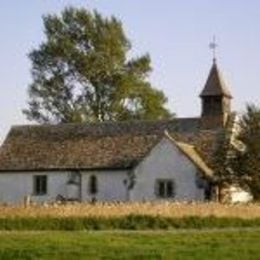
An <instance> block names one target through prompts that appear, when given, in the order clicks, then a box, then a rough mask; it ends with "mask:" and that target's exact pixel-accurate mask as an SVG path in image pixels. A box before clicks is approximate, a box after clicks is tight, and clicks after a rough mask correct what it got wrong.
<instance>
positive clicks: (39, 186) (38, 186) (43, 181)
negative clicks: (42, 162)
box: [33, 175, 47, 195]
mask: <svg viewBox="0 0 260 260" xmlns="http://www.w3.org/2000/svg"><path fill="white" fill-rule="evenodd" d="M33 181H34V194H35V195H46V194H47V176H46V175H37V176H34V177H33Z"/></svg>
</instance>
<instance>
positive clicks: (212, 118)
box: [200, 39, 232, 129]
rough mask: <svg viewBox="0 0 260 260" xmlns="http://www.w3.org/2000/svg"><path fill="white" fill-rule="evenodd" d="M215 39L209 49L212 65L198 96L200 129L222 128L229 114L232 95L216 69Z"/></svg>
mask: <svg viewBox="0 0 260 260" xmlns="http://www.w3.org/2000/svg"><path fill="white" fill-rule="evenodd" d="M216 46H217V45H216V43H215V39H214V42H213V43H211V45H210V47H211V48H212V49H213V55H214V56H213V65H212V67H211V70H210V73H209V76H208V79H207V81H206V84H205V86H204V89H203V90H202V92H201V94H200V98H201V103H202V111H201V119H202V127H203V128H206V129H212V128H223V127H225V126H226V123H227V120H228V118H229V116H230V114H231V99H232V95H231V93H230V92H229V90H228V87H227V86H226V84H225V82H224V80H223V78H222V75H221V73H220V71H219V69H218V66H217V62H216V58H215V48H216Z"/></svg>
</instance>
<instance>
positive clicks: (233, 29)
mask: <svg viewBox="0 0 260 260" xmlns="http://www.w3.org/2000/svg"><path fill="white" fill-rule="evenodd" d="M68 5H72V6H83V7H86V8H88V9H97V10H98V11H100V12H101V13H102V14H104V15H112V14H113V15H115V16H116V17H118V18H119V19H121V20H122V22H123V24H124V28H125V31H126V33H127V35H128V38H129V39H130V40H131V41H132V44H133V52H132V54H133V55H141V54H143V53H146V52H148V53H150V55H151V58H152V63H153V68H154V71H153V73H152V75H151V81H152V83H153V84H154V85H155V86H157V87H158V88H160V89H162V90H163V91H164V92H165V94H166V95H167V97H168V99H169V104H168V105H169V107H170V108H171V110H173V111H174V112H176V113H177V115H178V116H180V117H189V116H196V115H199V114H200V100H199V98H198V95H199V92H200V90H201V89H202V87H203V85H204V83H205V80H206V77H207V74H208V72H209V69H210V66H211V63H212V54H211V52H210V50H209V48H208V44H209V42H210V40H211V38H212V36H213V34H215V35H216V37H217V41H218V44H219V48H218V54H217V57H218V64H219V67H220V68H221V70H222V72H223V74H224V77H225V79H226V81H227V83H228V84H229V86H230V89H231V91H232V94H233V96H234V100H233V109H234V110H238V111H241V110H243V108H244V105H245V103H246V102H256V103H258V104H259V103H260V95H259V94H260V79H259V78H260V1H259V0H250V1H245V0H229V1H227V0H218V1H212V0H182V1H181V0H163V1H156V0H150V1H148V0H142V1H133V0H124V1H118V0H109V1H108V0H96V1H94V0H92V1H83V0H74V1H73V0H67V1H66V0H63V1H62V0H26V1H21V0H8V1H1V3H0V32H1V38H0V39H1V40H0V89H1V92H0V104H1V110H0V141H1V140H3V138H4V136H5V135H6V133H7V131H8V130H9V128H10V127H11V125H17V124H25V123H28V122H27V121H26V119H25V117H24V116H23V115H22V113H21V110H22V109H23V108H25V107H26V99H27V92H26V91H27V87H28V84H29V83H30V81H31V77H30V62H29V60H28V57H27V54H28V53H29V51H30V50H32V49H33V48H35V47H37V46H38V45H39V43H40V42H41V41H42V40H43V39H44V34H43V25H42V15H44V14H47V13H56V12H59V11H61V10H62V9H63V8H64V7H65V6H68Z"/></svg>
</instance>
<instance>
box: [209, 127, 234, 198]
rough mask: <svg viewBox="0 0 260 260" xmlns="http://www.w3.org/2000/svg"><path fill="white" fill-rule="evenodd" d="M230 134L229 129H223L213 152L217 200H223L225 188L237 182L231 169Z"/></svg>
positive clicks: (232, 148) (232, 158)
mask: <svg viewBox="0 0 260 260" xmlns="http://www.w3.org/2000/svg"><path fill="white" fill-rule="evenodd" d="M231 135H232V133H231V132H230V130H229V129H225V130H224V131H223V132H222V133H221V135H220V137H219V142H218V145H217V148H216V151H215V153H214V156H213V157H214V162H213V164H214V169H215V171H214V185H215V187H216V197H217V200H218V201H219V202H222V201H223V200H224V197H225V196H224V194H223V192H224V191H225V188H227V187H228V186H229V185H231V184H234V183H237V180H236V176H235V173H234V170H233V161H234V159H235V149H236V148H235V147H234V146H233V145H232V143H231Z"/></svg>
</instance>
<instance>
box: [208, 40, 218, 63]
mask: <svg viewBox="0 0 260 260" xmlns="http://www.w3.org/2000/svg"><path fill="white" fill-rule="evenodd" d="M217 47H218V44H217V42H216V37H215V35H214V36H213V41H212V42H211V43H210V44H209V48H210V49H211V50H212V52H213V62H214V63H215V62H216V49H217Z"/></svg>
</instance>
